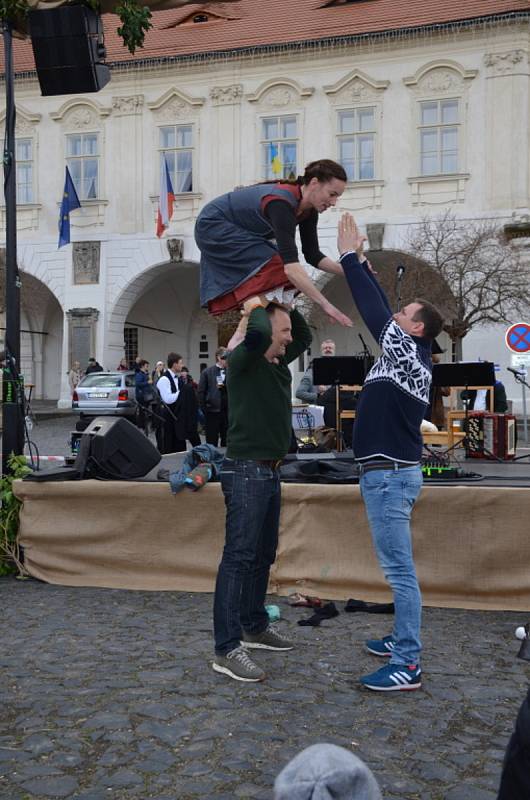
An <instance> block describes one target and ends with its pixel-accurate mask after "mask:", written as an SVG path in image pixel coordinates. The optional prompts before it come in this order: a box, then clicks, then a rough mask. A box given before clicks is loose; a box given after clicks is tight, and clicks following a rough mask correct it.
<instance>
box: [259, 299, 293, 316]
mask: <svg viewBox="0 0 530 800" xmlns="http://www.w3.org/2000/svg"><path fill="white" fill-rule="evenodd" d="M265 311H266V312H267V314H269V316H272V315H273V314H274V312H275V311H283V313H284V314H289V309H288V308H285V306H282V305H280V303H274V302H273V303H269V305H268V306H267V307H266V309H265Z"/></svg>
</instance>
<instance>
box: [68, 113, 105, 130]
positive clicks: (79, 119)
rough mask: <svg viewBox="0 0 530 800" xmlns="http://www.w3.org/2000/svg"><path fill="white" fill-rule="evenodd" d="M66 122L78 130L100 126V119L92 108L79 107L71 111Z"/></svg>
mask: <svg viewBox="0 0 530 800" xmlns="http://www.w3.org/2000/svg"><path fill="white" fill-rule="evenodd" d="M65 122H66V124H67V125H68V127H69V128H75V129H76V130H81V129H82V128H95V127H98V126H99V120H98V119H97V117H96V115H95V113H94V112H93V111H92V110H91V109H90V108H78V109H76V110H75V111H71V112H70V114H68V115H67V116H66V119H65Z"/></svg>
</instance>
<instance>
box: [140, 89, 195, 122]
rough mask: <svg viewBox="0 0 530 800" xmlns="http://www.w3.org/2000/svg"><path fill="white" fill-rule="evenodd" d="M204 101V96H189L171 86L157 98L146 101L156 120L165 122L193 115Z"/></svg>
mask: <svg viewBox="0 0 530 800" xmlns="http://www.w3.org/2000/svg"><path fill="white" fill-rule="evenodd" d="M204 102H205V100H204V97H191V96H190V95H188V94H185V93H184V92H180V91H179V90H178V89H176V88H175V87H172V88H171V89H168V91H167V92H165V93H164V94H163V95H162V96H161V97H159V98H158V100H155V101H154V102H152V103H147V108H149V109H150V110H151V111H152V112H153V113H154V114H155V115H156V117H157V121H160V122H165V121H172V120H176V119H181V118H186V117H190V116H195V115H196V112H197V111H198V110H199V109H200V108H201V106H203V105H204Z"/></svg>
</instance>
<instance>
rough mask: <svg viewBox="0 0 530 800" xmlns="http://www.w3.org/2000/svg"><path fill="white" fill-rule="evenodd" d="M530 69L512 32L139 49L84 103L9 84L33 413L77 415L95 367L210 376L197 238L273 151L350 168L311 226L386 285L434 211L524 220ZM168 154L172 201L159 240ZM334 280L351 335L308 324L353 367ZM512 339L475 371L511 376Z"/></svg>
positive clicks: (473, 338)
mask: <svg viewBox="0 0 530 800" xmlns="http://www.w3.org/2000/svg"><path fill="white" fill-rule="evenodd" d="M398 33H399V32H398ZM529 54H530V36H529V28H528V22H527V21H525V20H522V19H514V20H512V21H504V22H503V23H502V24H500V23H499V24H498V25H495V24H490V25H479V26H475V27H473V26H468V27H466V26H462V27H461V28H458V29H457V28H456V27H450V26H448V27H447V29H443V30H442V29H440V30H437V31H433V30H430V29H427V28H426V29H425V30H423V31H422V30H419V29H418V30H417V31H416V32H415V33H414V35H413V34H410V35H402V36H399V35H397V34H396V35H394V36H390V35H388V36H386V37H382V38H381V39H380V40H376V39H373V38H372V39H370V40H366V41H364V40H363V38H362V37H361V38H359V39H358V40H356V41H351V42H349V43H348V42H345V41H340V40H338V39H337V40H336V41H328V40H326V42H320V43H319V42H318V41H315V42H313V43H312V44H311V45H310V44H309V43H306V46H305V47H294V46H289V45H285V46H284V47H282V48H274V47H269V48H265V47H263V48H261V49H260V48H256V49H255V50H254V51H253V52H250V51H248V50H247V51H244V52H243V51H242V52H240V53H238V52H237V51H234V52H232V53H224V54H219V53H218V54H215V53H211V54H210V55H209V56H208V55H207V54H206V55H204V56H203V57H201V58H197V59H182V60H179V58H178V57H175V58H174V59H166V60H164V59H158V60H157V59H151V60H149V58H147V56H148V55H149V52H148V51H147V52H146V53H142V54H141V55H140V56H138V54H137V58H136V59H131V60H128V61H124V62H122V63H121V64H118V63H116V64H115V65H114V67H113V70H112V80H111V82H110V83H109V84H108V85H107V86H106V87H105V88H104V89H103V90H102V91H101V92H99V93H98V94H93V95H80V96H75V95H71V96H68V97H64V96H63V97H41V95H40V92H39V87H38V82H37V80H36V77H35V75H34V74H31V73H27V74H25V75H21V76H20V77H18V78H17V80H16V84H15V89H16V99H17V126H16V139H17V162H18V163H17V192H18V194H17V196H18V206H17V212H18V263H19V269H20V270H21V274H22V281H23V288H22V311H21V320H22V322H21V328H22V331H23V332H22V355H21V361H22V365H21V366H22V372H23V373H24V375H25V378H26V380H27V381H29V382H31V383H34V384H35V386H36V390H35V393H36V397H41V398H48V399H56V400H57V401H58V403H59V404H60V405H63V406H66V405H68V404H69V403H70V395H69V389H68V383H67V377H66V375H67V371H68V369H69V366H70V364H71V362H72V361H73V360H75V359H77V360H80V361H81V362H82V365H83V366H84V363H85V362H86V360H87V359H88V357H89V356H95V357H96V358H97V359H98V361H99V362H100V363H101V364H103V365H104V366H105V367H106V368H108V369H115V368H116V366H117V365H118V363H119V361H120V359H121V358H122V357H123V355H124V354H125V355H126V356H127V357H128V358H131V357H134V356H136V355H137V354H139V355H141V356H142V357H145V358H147V359H149V361H150V362H151V364H152V365H153V364H154V362H155V361H156V360H158V359H164V358H165V356H166V355H167V353H168V351H170V350H174V351H177V352H179V353H182V355H183V356H184V358H185V360H186V362H187V363H188V365H189V368H190V370H191V372H192V374H194V375H198V373H199V370H200V368H201V367H202V365H203V364H206V363H211V362H212V360H213V354H214V352H215V349H216V347H217V345H218V341H219V338H220V336H221V338H222V334H221V333H220V331H219V328H218V325H217V323H216V322H215V320H213V319H211V318H210V317H209V316H208V315H207V314H206V312H205V311H204V310H202V309H201V308H200V307H199V300H198V284H199V274H198V273H199V270H198V258H199V253H198V250H197V247H196V245H195V242H194V238H193V227H194V222H195V219H196V217H197V214H198V212H199V211H200V209H201V207H202V206H203V205H204V203H206V202H208V201H209V200H211V199H212V198H213V197H215V196H216V195H218V194H220V193H223V192H226V191H229V190H230V189H232V188H234V187H235V186H238V185H246V184H250V183H253V182H256V181H259V180H264V179H266V178H270V177H272V175H271V163H270V157H269V156H270V153H271V147H272V146H274V147H275V148H276V150H277V152H278V153H279V158H280V163H281V165H282V170H283V174H284V176H286V177H287V176H289V175H291V174H292V175H296V174H300V173H301V172H302V171H303V168H304V165H305V164H306V163H308V162H309V161H312V160H314V159H316V158H324V157H326V158H334V159H336V160H339V161H341V163H343V165H344V166H345V168H346V170H347V172H348V177H349V182H348V185H347V188H346V191H345V192H344V195H343V196H342V198H341V200H340V203H339V206H338V208H337V209H330V210H329V211H327V212H326V213H325V214H323V215H321V220H320V238H321V246H322V250H323V252H325V253H326V254H328V255H331V256H333V257H335V256H336V247H335V239H336V228H337V222H338V218H339V215H340V212H341V210H348V211H351V212H352V213H353V214H354V215H355V216H356V218H357V219H358V221H359V222H360V224H361V226H362V227H363V228H364V229H365V230H367V231H368V232H369V236H370V246H371V248H372V249H374V250H377V251H378V252H380V262H379V263H381V264H386V266H387V268H389V269H393V268H395V265H396V264H397V263H399V262H398V261H396V259H397V258H399V252H400V249H401V248H402V247H403V243H404V241H405V239H406V237H407V233H408V231H409V230H410V227H411V226H413V225H415V224H417V223H418V221H419V220H421V219H422V218H423V217H425V216H426V215H427V214H438V213H440V212H441V211H443V210H446V209H450V210H452V211H453V212H454V213H455V214H456V215H457V217H458V218H459V219H460V220H462V221H463V222H464V223H465V221H466V220H476V219H483V218H490V219H495V220H498V223H499V225H500V226H502V224H503V223H504V222H507V221H509V220H512V219H514V218H515V219H519V218H521V219H524V218H525V215H528V214H529V213H530V199H529V197H530V165H529V133H530V130H529V128H530V67H529ZM162 157H163V158H164V159H165V160H166V162H167V164H168V167H169V169H170V173H171V178H172V182H173V186H174V190H175V193H176V203H175V210H174V214H173V218H172V221H171V224H170V227H169V229H168V230H167V232H166V234H165V236H164V237H163V238H160V239H158V238H157V237H156V235H155V218H156V211H157V205H158V196H159V174H160V163H161V158H162ZM65 165H68V167H69V169H70V172H71V174H72V176H73V178H74V181H75V183H76V188H77V190H78V193H79V196H80V200H81V204H82V205H81V208H80V209H78V210H76V211H73V212H72V214H71V217H70V221H71V240H72V244H70V245H68V246H65V247H62V248H61V249H58V247H57V239H58V233H57V222H58V215H59V206H60V200H61V197H62V191H63V185H64V175H65ZM4 217H5V215H4V212H3V210H2V216H1V222H2V224H4ZM376 239H378V240H379V241H377V242H376ZM328 278H330V276H325V277H324V278H321V279H320V285H321V286H322V287H323V291H324V293H326V294H327V295H328V296H329V298H330V300H331V301H332V302H334V303H335V304H337V305H338V306H339V307H340V308H341V309H342V310H343V311H345V312H346V313H349V314H351V315H352V316H353V318H354V319H355V323H356V327H355V328H354V329H353V331H347V330H345V329H338V328H336V327H333V328H332V327H331V326H330V325H328V324H327V323H326V321H325V320H322V319H321V318H319V317H318V316H316V315H315V316H314V318H313V320H312V323H313V325H314V328H315V341H316V343H317V344H318V341H319V340H321V339H323V338H326V337H327V336H329V335H332V336H334V338H335V339H336V340H337V342H338V352H339V353H350V352H356V351H358V350H359V349H360V348H359V341H358V333H361V335H363V336H366V335H367V332H366V330H365V328H364V327H363V325H362V323H361V322H360V320H359V318H358V316H357V315H356V312H355V310H354V308H353V305H352V303H351V301H350V300H349V299H348V296H347V294H348V293H347V292H346V291H345V284H344V283H342V282H341V280H340V279H339V278H335V277H332V278H331V279H329V280H328ZM503 330H504V328H503V327H502V326H498V327H494V328H489V329H478V330H475V331H473V332H472V333H470V334H469V335H468V336H467V337H466V338H465V339H464V353H463V355H464V358H466V359H474V358H476V357H482V358H489V359H491V360H494V361H496V362H499V363H500V365H501V367H505V366H507V365H509V364H510V361H509V354H508V351H507V350H506V348H505V346H504V341H503ZM372 344H373V346H374V349H375V343H372ZM443 344H445V345H446V346H447V342H443ZM303 367H304V364H303V363H302V362H300V364H298V365H297V370H296V371H299V370H301V369H303ZM502 379H503V381H504V382H505V384H506V386H507V389H508V395H509V397H511V399H512V400H513V401H514V406H515V407H517V405H518V402H519V391H518V388H517V387H516V386H515V384H513V383H512V381H511V378H510V374H509V373H507V372H504V371H503V373H502Z"/></svg>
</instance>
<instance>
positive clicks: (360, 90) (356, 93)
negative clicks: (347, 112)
mask: <svg viewBox="0 0 530 800" xmlns="http://www.w3.org/2000/svg"><path fill="white" fill-rule="evenodd" d="M389 85H390V81H376V80H374V79H373V78H370V77H369V76H368V75H366V74H365V73H364V72H361V70H359V69H354V70H353V71H352V72H350V73H348V75H346V76H345V77H344V78H341V79H340V80H339V81H337V82H336V83H334V84H331V85H330V86H324V87H323V88H324V92H325V93H326V94H327V95H328V97H329V99H330V102H331V103H333V104H334V105H352V104H354V103H365V102H368V101H373V100H377V99H379V98H380V96H381V93H382V92H384V90H385V89H386V88H387V87H388V86H389Z"/></svg>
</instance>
